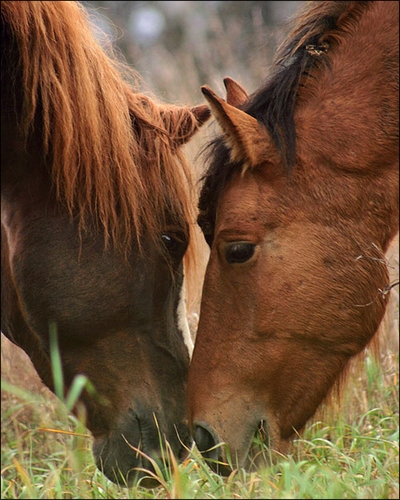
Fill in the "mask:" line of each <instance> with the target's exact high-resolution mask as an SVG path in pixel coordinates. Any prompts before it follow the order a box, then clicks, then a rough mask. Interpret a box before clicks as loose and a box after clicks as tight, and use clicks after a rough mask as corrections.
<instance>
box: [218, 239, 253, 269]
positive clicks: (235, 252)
mask: <svg viewBox="0 0 400 500" xmlns="http://www.w3.org/2000/svg"><path fill="white" fill-rule="evenodd" d="M255 248H256V245H254V244H253V243H249V242H247V241H240V242H235V243H230V244H229V245H227V247H226V248H225V259H226V261H227V262H228V264H242V263H243V262H247V261H248V260H250V259H251V258H252V257H253V255H254V251H255Z"/></svg>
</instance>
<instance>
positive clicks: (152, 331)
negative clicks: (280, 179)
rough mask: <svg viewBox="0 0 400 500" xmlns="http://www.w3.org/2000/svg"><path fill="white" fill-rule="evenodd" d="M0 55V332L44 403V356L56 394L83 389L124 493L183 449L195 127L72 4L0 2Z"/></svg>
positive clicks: (103, 457)
mask: <svg viewBox="0 0 400 500" xmlns="http://www.w3.org/2000/svg"><path fill="white" fill-rule="evenodd" d="M1 56H2V63H1V84H2V88H1V245H2V255H1V271H2V272H1V287H2V298H1V300H2V302H1V306H2V316H1V329H2V332H3V333H4V334H5V336H6V337H8V338H9V339H10V340H11V341H12V342H13V343H14V344H16V345H17V346H19V347H21V348H22V349H23V350H24V351H25V352H26V353H27V354H28V355H29V357H30V358H31V360H32V362H33V365H34V367H35V369H36V370H37V372H38V374H39V375H40V377H41V379H42V380H43V382H44V384H45V385H46V386H47V387H49V388H50V389H51V390H52V391H53V392H55V377H54V374H53V372H52V359H51V342H55V343H54V345H56V346H58V351H59V354H60V357H61V365H62V377H63V380H64V394H65V395H66V394H67V392H68V390H69V388H70V387H71V385H72V383H73V381H74V380H75V378H76V377H77V375H82V376H84V377H86V378H87V379H88V380H89V382H90V384H89V383H88V384H87V386H86V388H85V390H84V391H83V392H82V394H81V396H80V399H79V402H78V404H77V408H78V407H79V408H80V410H79V411H81V412H82V409H83V412H84V414H85V415H86V425H87V427H88V429H89V430H90V431H91V433H92V435H93V455H94V458H95V461H96V465H97V467H98V468H99V469H100V470H101V471H102V472H103V473H104V474H105V475H106V476H107V477H108V478H109V479H110V480H111V481H113V482H115V483H118V484H122V485H127V486H129V485H131V484H133V482H134V481H136V480H139V479H140V480H142V479H143V477H146V476H147V477H148V475H149V474H150V475H151V472H152V471H153V472H154V468H153V464H154V460H155V461H156V462H157V460H159V459H160V460H161V458H162V457H163V456H164V455H165V456H167V458H168V450H169V451H170V452H172V453H173V454H174V455H175V456H176V457H177V459H178V460H181V459H183V458H184V457H185V456H186V454H187V453H188V447H190V446H191V443H192V438H191V436H190V433H189V430H188V425H187V416H186V405H185V391H186V383H187V374H188V367H189V359H190V355H191V351H192V349H193V342H192V339H191V335H190V331H189V327H188V323H187V318H186V312H185V307H186V284H190V282H189V278H190V276H192V274H191V273H192V271H193V263H194V262H195V260H194V259H195V257H196V247H195V240H194V239H193V234H195V233H194V231H195V228H196V227H197V225H196V215H195V213H196V204H195V202H194V197H193V196H194V195H193V189H194V187H193V186H195V183H194V178H193V177H194V176H193V173H192V171H191V170H192V169H191V166H190V162H189V160H188V158H187V157H186V154H185V153H184V149H183V146H184V145H185V144H186V143H187V142H188V141H189V140H190V138H191V137H192V136H193V134H195V133H196V132H197V130H199V128H200V127H201V126H202V124H203V123H205V121H206V120H207V119H208V118H209V116H211V114H210V111H209V108H208V106H207V105H206V104H204V103H203V104H199V105H197V106H192V107H189V106H180V105H172V104H165V103H162V102H161V101H160V102H159V100H158V99H157V97H155V96H154V95H153V93H150V91H149V92H148V93H145V91H142V90H141V89H142V87H141V86H142V85H143V82H142V80H141V78H140V75H139V73H137V72H136V71H135V70H134V69H133V68H131V67H130V66H129V65H128V64H127V63H126V62H125V61H123V59H122V57H121V56H120V55H119V54H118V53H117V51H116V50H114V48H113V43H112V42H109V43H108V44H107V41H104V43H101V42H100V38H99V37H98V35H97V34H96V33H95V29H94V23H93V22H92V20H91V19H90V14H89V12H88V11H87V10H86V8H84V7H83V6H82V5H81V4H80V3H78V2H29V1H25V2H15V1H5V2H2V3H1ZM185 276H186V280H185ZM52 335H54V338H55V340H52V338H53V337H52ZM74 412H75V413H77V412H78V410H77V409H76V408H75V409H74ZM167 445H169V448H167V447H166V446H167ZM165 465H166V466H168V460H167V459H166V460H165ZM138 470H141V472H137V471H138ZM148 471H150V472H148ZM153 475H154V474H153ZM142 484H143V485H144V486H147V485H152V481H151V480H148V481H147V482H146V479H145V478H144V479H143V482H142Z"/></svg>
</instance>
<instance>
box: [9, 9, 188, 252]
mask: <svg viewBox="0 0 400 500" xmlns="http://www.w3.org/2000/svg"><path fill="white" fill-rule="evenodd" d="M2 20H3V22H5V23H6V26H7V29H8V31H9V32H10V36H11V37H12V38H13V40H14V42H15V43H16V46H17V48H18V55H19V67H20V73H21V83H22V86H23V94H24V98H23V105H22V111H23V113H22V117H21V125H22V127H23V130H24V131H25V133H26V136H28V134H29V133H30V132H32V130H33V128H34V124H35V123H36V120H39V121H40V125H41V128H42V132H43V139H42V140H43V143H42V146H43V148H44V150H45V151H46V154H48V157H49V158H50V161H51V170H52V175H53V181H54V186H55V189H56V191H57V194H58V197H59V200H60V201H62V202H63V203H64V204H65V205H66V207H67V208H68V210H69V212H70V213H71V215H72V214H74V215H78V217H79V219H80V225H81V228H82V229H84V228H85V223H86V221H87V219H88V217H89V216H91V217H92V216H93V218H94V219H95V220H98V221H100V225H101V226H102V229H103V230H104V235H105V242H106V244H107V243H108V242H112V243H113V244H115V245H116V246H120V247H121V248H125V249H126V248H127V246H129V244H130V242H131V241H132V239H134V238H135V237H136V238H137V239H138V242H139V243H140V239H141V236H142V235H143V234H144V232H146V233H147V234H149V235H150V236H152V235H154V236H155V238H157V236H156V235H158V234H159V233H160V231H161V230H162V229H163V224H164V223H165V221H164V215H165V212H166V209H167V207H168V208H170V209H172V215H173V217H175V218H176V220H179V219H181V220H186V221H190V222H192V221H193V220H194V213H193V208H192V203H193V198H191V197H190V184H191V173H190V169H189V166H188V165H187V162H186V159H185V157H184V155H183V153H182V152H181V151H179V149H178V148H175V147H173V146H172V139H173V137H172V136H171V132H170V130H167V126H169V125H171V126H173V123H171V124H168V122H167V123H166V120H165V113H163V111H164V107H163V106H162V105H160V104H158V103H157V102H156V100H155V99H153V98H149V97H148V96H146V95H144V94H142V93H140V92H139V84H140V83H141V80H140V78H139V76H138V74H137V73H136V72H135V71H134V70H132V69H131V68H129V67H128V66H127V65H125V64H124V63H122V62H121V61H118V59H117V58H116V57H112V56H109V55H107V54H106V52H105V51H104V50H103V48H102V47H101V46H100V45H99V43H98V42H97V40H96V38H95V37H94V35H93V32H92V29H91V25H90V22H89V19H88V14H87V12H86V10H85V9H84V7H82V6H81V5H80V4H79V3H78V2H2ZM173 119H174V118H173V117H171V118H170V120H173ZM149 194H150V196H149ZM176 200H178V201H176ZM189 253H190V252H189Z"/></svg>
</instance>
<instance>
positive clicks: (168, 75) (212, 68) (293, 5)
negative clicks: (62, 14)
mask: <svg viewBox="0 0 400 500" xmlns="http://www.w3.org/2000/svg"><path fill="white" fill-rule="evenodd" d="M82 3H83V5H85V7H87V9H88V10H89V12H90V13H91V18H92V20H93V22H94V23H95V24H96V25H97V26H98V27H99V28H100V29H101V30H102V31H104V32H105V33H106V34H107V35H108V36H109V37H111V39H112V40H113V42H114V43H115V44H116V45H117V47H118V48H119V49H120V51H121V52H122V54H123V56H124V57H125V58H126V60H127V61H128V62H129V63H130V64H131V65H133V66H134V67H135V69H136V70H137V71H138V72H139V73H140V74H141V76H142V77H143V79H144V81H145V82H146V84H147V85H149V86H150V88H151V89H152V90H153V91H154V92H155V93H156V94H158V95H159V96H161V97H162V98H164V99H166V100H167V101H169V102H172V103H186V102H187V103H191V102H193V101H196V100H197V101H199V100H202V94H201V93H200V86H201V85H204V84H208V85H210V86H212V87H213V88H215V87H216V88H215V90H217V91H218V90H219V89H222V78H223V77H224V76H227V75H229V76H231V77H233V78H235V79H237V80H238V81H239V82H240V83H241V84H242V85H243V86H244V87H245V88H248V89H249V90H252V89H254V88H255V87H256V86H258V85H259V84H260V80H263V79H264V78H265V77H266V74H267V72H268V66H269V64H270V62H271V58H272V56H273V54H274V52H275V49H276V44H277V43H279V39H280V38H281V37H282V29H281V27H282V25H283V24H284V23H285V21H286V20H287V19H288V18H289V17H290V16H291V15H293V14H294V13H295V12H296V11H297V10H298V9H299V8H300V7H301V5H302V4H304V3H305V2H301V1H293V2H279V1H276V2H275V1H269V2H255V1H245V2H226V1H209V2H199V1H194V2H188V1H174V2H169V1H167V2H165V1H161V2H152V1H148V2H135V1H133V2H132V1H117V2H114V1H84V2H82ZM196 98H197V99H196Z"/></svg>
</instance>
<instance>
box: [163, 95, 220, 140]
mask: <svg viewBox="0 0 400 500" xmlns="http://www.w3.org/2000/svg"><path fill="white" fill-rule="evenodd" d="M161 116H162V119H163V121H164V125H165V128H166V129H167V130H168V131H169V133H170V134H171V135H172V140H173V142H174V144H175V145H177V146H183V145H184V144H186V143H187V142H188V141H189V139H191V138H192V137H193V135H194V134H195V133H196V132H197V131H198V130H199V128H200V127H201V126H202V125H204V123H206V121H207V120H208V119H209V118H210V117H211V111H210V108H209V107H208V106H207V105H206V104H200V105H198V106H193V107H191V108H187V107H175V106H171V107H169V108H166V109H163V110H162V111H161Z"/></svg>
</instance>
